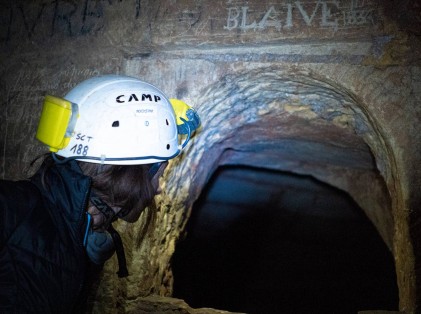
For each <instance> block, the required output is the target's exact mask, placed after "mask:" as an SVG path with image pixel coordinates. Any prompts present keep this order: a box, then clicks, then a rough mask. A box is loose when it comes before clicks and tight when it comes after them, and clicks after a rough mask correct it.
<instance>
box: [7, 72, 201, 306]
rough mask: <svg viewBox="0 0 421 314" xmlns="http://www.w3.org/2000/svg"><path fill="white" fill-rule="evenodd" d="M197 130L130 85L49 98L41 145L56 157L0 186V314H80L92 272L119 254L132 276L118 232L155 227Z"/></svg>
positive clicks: (181, 107)
mask: <svg viewBox="0 0 421 314" xmlns="http://www.w3.org/2000/svg"><path fill="white" fill-rule="evenodd" d="M199 126H200V119H199V116H198V115H197V113H196V111H195V110H194V109H193V108H191V107H189V106H188V105H187V104H185V103H184V102H182V101H180V100H177V99H171V100H170V99H168V98H167V97H166V96H165V95H164V93H163V92H161V91H160V90H159V89H158V88H156V87H155V86H153V85H151V84H148V83H146V82H143V81H141V80H139V79H136V78H132V77H125V76H118V75H105V76H99V77H94V78H90V79H88V80H86V81H84V82H82V83H80V84H79V85H77V86H76V87H75V88H73V89H72V90H71V91H70V92H69V93H68V94H67V95H66V96H65V97H64V98H59V97H54V96H49V95H48V96H46V97H45V101H44V105H43V110H42V114H41V118H40V122H39V126H38V130H37V135H36V137H37V139H38V140H40V141H41V142H42V143H44V144H46V145H48V146H49V149H50V153H48V154H47V156H46V157H45V158H44V160H43V162H42V165H41V166H40V167H39V169H37V171H36V173H35V174H34V175H33V176H31V177H30V178H29V179H28V180H21V181H7V180H3V181H0V241H1V242H0V313H82V312H83V309H84V306H85V305H86V299H87V293H88V292H87V291H88V290H89V281H90V280H89V275H90V273H91V271H92V270H95V269H97V268H95V267H99V268H101V267H102V265H103V264H104V262H105V261H106V260H108V259H109V258H110V257H111V256H112V255H113V254H114V253H115V252H116V254H117V258H118V262H119V270H118V272H117V273H118V276H119V277H125V276H127V275H128V272H127V268H126V265H125V255H124V248H123V245H122V242H121V239H120V235H119V234H118V232H117V231H116V230H115V229H114V228H113V226H112V223H113V222H114V221H115V220H116V219H118V218H120V219H122V220H125V221H127V222H135V221H137V220H138V218H139V217H140V215H141V214H142V213H144V215H145V220H144V221H146V222H151V221H153V217H154V210H153V208H154V207H153V206H152V205H153V199H154V196H155V194H156V193H157V192H159V191H158V190H159V177H160V176H161V175H162V174H163V171H164V169H165V167H166V166H167V164H168V160H170V159H172V158H175V157H176V156H178V155H179V154H180V152H181V151H182V150H183V148H184V147H185V146H186V145H187V143H188V141H189V139H190V137H191V135H192V134H193V132H194V131H195V130H196V129H197V128H198V127H199ZM180 142H182V144H180ZM146 229H147V226H145V227H144V230H146Z"/></svg>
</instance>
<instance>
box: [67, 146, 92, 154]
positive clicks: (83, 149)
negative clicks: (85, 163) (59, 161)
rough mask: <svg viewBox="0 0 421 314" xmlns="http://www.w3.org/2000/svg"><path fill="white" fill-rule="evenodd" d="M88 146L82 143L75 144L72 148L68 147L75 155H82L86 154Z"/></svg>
mask: <svg viewBox="0 0 421 314" xmlns="http://www.w3.org/2000/svg"><path fill="white" fill-rule="evenodd" d="M88 150H89V146H88V145H82V144H79V145H78V144H76V145H75V146H73V147H72V148H70V151H72V152H73V154H77V155H83V156H86V155H87V154H88Z"/></svg>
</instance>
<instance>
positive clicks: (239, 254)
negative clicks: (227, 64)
mask: <svg viewBox="0 0 421 314" xmlns="http://www.w3.org/2000/svg"><path fill="white" fill-rule="evenodd" d="M206 97H207V101H208V102H207V106H206V108H207V111H206V112H202V113H201V114H202V116H204V117H205V119H204V123H205V125H204V129H203V132H202V134H200V136H198V138H197V140H196V143H195V145H194V146H195V147H196V148H197V147H200V149H201V150H202V151H204V152H205V153H203V155H201V156H200V160H197V161H196V162H195V161H193V165H194V166H192V164H190V167H191V169H189V170H188V171H189V172H190V173H192V171H194V173H193V174H192V176H193V178H194V180H195V182H196V184H194V183H192V184H191V185H190V195H193V196H195V195H196V199H195V201H194V202H193V203H192V210H191V217H190V218H189V219H186V221H185V223H186V227H185V230H184V233H182V236H181V238H182V239H181V240H179V242H178V244H177V245H176V248H175V253H174V256H173V258H172V271H173V274H174V291H173V296H175V297H177V298H181V299H185V300H186V302H187V303H189V304H190V305H192V306H194V307H213V308H220V309H224V310H230V311H238V312H247V313H275V312H277V311H282V312H285V313H308V312H309V311H310V312H311V313H318V312H320V313H322V312H323V311H326V310H328V311H329V310H333V311H338V312H340V313H355V311H358V310H367V309H382V310H397V309H398V307H399V293H398V286H397V279H396V271H395V265H394V258H393V247H392V246H393V244H392V239H393V217H392V212H391V200H390V197H389V194H388V192H387V189H386V185H385V181H384V179H383V178H382V176H381V174H380V170H379V167H380V168H381V167H387V166H385V165H386V164H387V160H388V159H387V158H388V156H386V155H384V147H383V146H382V145H383V143H382V141H381V140H378V136H379V133H378V126H373V124H372V123H373V121H372V120H370V117H367V116H366V115H365V113H364V108H363V107H362V106H361V104H359V103H358V101H357V98H356V97H353V96H351V95H350V94H348V93H347V91H346V90H345V89H341V87H340V85H339V84H336V83H333V82H329V81H328V80H321V79H320V78H314V77H311V75H309V74H308V73H306V74H305V75H304V74H303V73H299V71H298V72H295V73H294V74H293V75H292V74H291V73H284V72H283V71H282V70H279V69H276V68H270V69H259V70H256V71H252V72H250V73H246V74H244V75H239V76H235V77H234V76H233V77H227V78H225V80H222V81H221V82H219V83H218V84H216V85H215V86H212V87H210V88H209V89H208V90H207V93H206V94H205V96H204V98H206ZM209 102H211V103H209ZM218 106H222V107H218ZM223 106H226V107H223ZM192 155H194V154H192ZM180 166H181V167H183V165H182V164H181V165H180ZM381 170H384V169H382V168H381ZM180 183H181V182H180ZM191 201H192V200H191Z"/></svg>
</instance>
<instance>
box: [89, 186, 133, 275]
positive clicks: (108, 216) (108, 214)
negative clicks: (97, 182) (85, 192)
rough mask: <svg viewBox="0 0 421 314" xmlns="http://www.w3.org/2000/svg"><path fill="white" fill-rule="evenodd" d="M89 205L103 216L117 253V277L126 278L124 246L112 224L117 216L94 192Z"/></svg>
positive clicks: (127, 273)
mask: <svg viewBox="0 0 421 314" xmlns="http://www.w3.org/2000/svg"><path fill="white" fill-rule="evenodd" d="M90 200H91V203H92V204H93V205H94V206H95V207H96V208H97V209H98V210H99V211H100V212H101V213H102V214H103V215H104V216H105V224H104V225H105V229H106V230H107V231H108V233H109V234H110V235H111V237H112V239H113V242H114V247H115V250H116V253H117V260H118V272H117V275H118V277H119V278H122V277H127V276H128V275H129V272H128V270H127V265H126V256H125V254H124V246H123V242H122V241H121V237H120V235H119V233H118V232H117V230H115V229H114V227H113V225H112V223H113V222H114V221H115V220H117V215H116V213H115V212H114V210H113V209H112V208H111V207H110V206H109V205H108V204H107V203H105V202H104V201H103V200H102V199H101V198H100V197H98V196H97V195H96V194H95V192H94V191H93V190H92V191H91V196H90Z"/></svg>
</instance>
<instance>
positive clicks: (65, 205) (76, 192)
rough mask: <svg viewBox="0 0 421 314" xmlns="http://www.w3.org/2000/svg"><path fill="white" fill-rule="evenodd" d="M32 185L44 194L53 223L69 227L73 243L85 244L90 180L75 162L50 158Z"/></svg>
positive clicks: (35, 176) (34, 178) (33, 178)
mask: <svg viewBox="0 0 421 314" xmlns="http://www.w3.org/2000/svg"><path fill="white" fill-rule="evenodd" d="M31 181H32V182H33V183H34V184H35V185H36V186H37V187H38V189H39V190H40V191H41V194H42V197H43V199H44V201H45V203H46V206H47V209H48V210H49V213H50V215H51V217H52V219H53V221H54V222H55V223H57V224H58V225H62V224H63V223H64V224H66V225H67V227H68V230H70V232H71V234H72V236H73V237H74V239H77V241H78V242H80V243H82V240H83V239H82V235H83V233H84V230H85V212H86V209H87V205H88V200H89V194H90V187H91V178H90V177H88V176H85V175H84V174H83V173H82V171H81V169H80V167H79V165H78V164H77V162H76V160H65V161H57V160H54V159H53V158H51V157H48V158H47V159H46V160H45V161H44V163H43V164H42V166H41V167H40V169H39V170H38V172H37V173H36V174H35V175H34V176H33V177H32V178H31Z"/></svg>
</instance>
